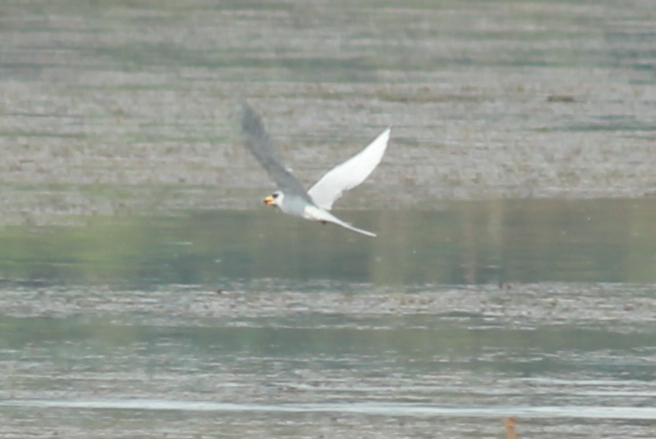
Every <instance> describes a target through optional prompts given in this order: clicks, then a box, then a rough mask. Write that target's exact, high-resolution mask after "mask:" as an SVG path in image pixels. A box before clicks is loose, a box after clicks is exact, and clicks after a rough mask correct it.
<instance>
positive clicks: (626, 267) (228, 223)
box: [0, 199, 656, 286]
mask: <svg viewBox="0 0 656 439" xmlns="http://www.w3.org/2000/svg"><path fill="white" fill-rule="evenodd" d="M342 216H344V217H346V218H349V219H350V220H352V221H353V222H354V223H356V224H359V225H361V226H363V227H365V228H366V227H369V228H371V229H374V230H376V231H377V232H378V234H379V237H378V238H375V239H364V238H363V237H359V236H357V235H354V234H352V233H349V232H347V231H344V230H339V229H337V228H335V227H331V226H322V225H319V224H313V223H309V222H303V221H299V220H297V219H295V218H291V217H288V216H285V215H281V214H278V213H277V212H273V211H271V210H266V209H262V210H258V211H216V212H189V213H188V214H186V215H180V216H175V217H151V216H136V217H114V218H97V217H96V218H88V219H85V221H86V222H85V223H84V224H83V225H79V226H67V227H43V228H34V227H29V226H24V227H20V226H13V227H5V228H4V229H3V230H2V231H0V275H2V276H3V277H5V278H7V279H13V280H19V281H42V282H46V283H59V282H65V283H88V282H91V283H98V282H101V283H110V284H112V283H116V282H118V283H122V284H128V285H130V284H132V285H141V286H143V285H148V284H154V285H157V284H167V283H176V284H206V285H212V284H213V285H218V286H220V285H221V284H222V283H223V282H225V281H229V280H235V279H252V278H255V279H259V278H279V279H298V280H303V279H332V280H345V281H359V282H373V283H376V284H422V283H439V284H462V283H471V284H475V283H500V282H503V283H508V282H510V283H512V282H540V281H565V282H567V281H599V282H653V281H656V271H654V266H655V265H656V257H655V256H654V255H655V254H656V226H655V225H656V201H654V200H651V199H647V200H632V201H626V200H585V201H563V200H560V201H557V200H500V201H486V202H451V203H446V204H445V205H444V207H443V209H442V210H437V211H416V210H412V211H384V212H364V211H362V212H360V211H358V212H344V213H343V214H342Z"/></svg>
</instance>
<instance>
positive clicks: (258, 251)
mask: <svg viewBox="0 0 656 439" xmlns="http://www.w3.org/2000/svg"><path fill="white" fill-rule="evenodd" d="M655 212H656V204H655V203H654V202H653V201H651V200H642V201H621V200H605V201H604V200H587V201H580V200H579V201H549V202H547V201H539V200H516V201H511V200H505V201H502V202H474V201H471V202H451V203H445V204H444V206H443V209H442V210H439V211H432V212H427V211H406V212H372V211H369V212H359V211H358V212H356V211H345V212H343V216H344V217H349V218H351V219H354V221H355V220H357V221H358V223H359V224H360V223H362V224H364V225H367V226H368V227H370V228H372V229H374V230H376V231H377V232H379V234H380V236H379V237H378V238H376V239H370V238H367V237H362V236H360V235H357V234H352V233H350V232H348V231H345V230H342V229H339V228H337V227H328V226H322V225H320V224H311V223H307V222H302V221H300V220H299V221H294V220H293V219H290V218H288V217H286V216H283V215H282V214H278V213H276V212H272V211H269V210H267V209H264V208H262V209H261V210H260V211H252V212H247V211H218V212H214V213H208V212H187V213H186V214H184V215H176V216H169V217H149V216H140V217H122V218H105V219H102V218H96V219H95V220H93V221H89V222H88V223H86V224H80V225H78V226H73V225H69V226H58V227H34V226H20V227H18V226H16V227H7V228H5V230H4V233H3V234H2V235H0V243H2V244H3V245H2V249H3V251H2V252H1V253H0V267H1V268H2V275H3V279H4V280H3V283H2V288H1V289H0V309H2V310H3V313H2V316H0V328H1V330H2V338H1V339H0V367H2V368H3V369H4V371H5V374H4V382H3V386H2V389H1V390H0V394H1V395H2V397H1V399H0V417H1V418H2V422H3V425H6V426H7V427H6V431H8V432H9V433H8V434H10V435H21V434H26V433H29V434H34V435H37V436H38V435H40V434H42V432H44V431H47V432H56V433H57V434H59V435H65V436H67V437H70V436H72V437H76V436H79V437H83V436H87V437H88V436H89V435H91V436H92V437H96V436H97V437H102V436H105V435H113V436H115V435H120V436H140V437H141V436H145V437H151V436H153V437H154V436H157V435H162V434H167V435H169V436H173V437H187V436H193V435H210V434H213V433H212V432H215V431H221V432H222V435H225V436H228V437H232V436H235V437H236V436H239V435H243V432H244V431H246V432H248V435H250V436H252V437H260V436H269V435H272V434H273V435H277V436H283V437H292V436H293V437H297V436H300V437H313V436H315V435H316V434H317V432H318V431H319V432H321V433H319V434H324V435H326V436H328V435H330V436H331V437H352V435H353V434H354V433H353V432H354V431H356V432H358V433H357V434H359V435H362V436H375V437H398V436H410V437H415V436H417V437H419V436H425V435H426V434H429V433H430V434H431V435H433V436H435V437H449V436H451V435H456V436H473V437H481V436H483V437H484V436H490V435H492V436H498V435H500V434H502V432H503V422H502V421H503V418H505V417H507V416H515V417H517V419H518V429H519V431H520V432H521V434H522V436H524V435H525V436H531V437H548V436H553V435H555V434H561V435H572V434H574V435H576V434H579V435H586V436H587V435H595V436H600V437H616V435H617V434H619V432H621V433H622V434H623V435H625V436H627V437H650V435H651V432H652V425H653V422H654V420H655V419H656V411H655V410H654V408H653V407H654V403H655V402H656V385H655V384H654V383H655V382H656V381H655V380H654V358H655V355H656V329H655V327H654V325H653V322H654V319H655V318H656V287H654V282H653V279H652V278H651V277H650V276H652V275H653V274H652V271H651V270H650V269H649V268H650V266H649V259H648V258H647V256H646V255H650V254H654V245H656V241H655V240H654V239H653V232H654V228H653V226H652V224H654V222H653V221H651V220H650V218H651V217H653V214H654V213H655ZM632 215H635V216H632ZM643 221H644V224H643ZM427 231H431V232H432V233H427ZM537 232H539V233H537ZM290 242H291V243H293V244H292V245H289V243H290ZM308 242H312V245H309V246H306V245H303V243H308ZM527 249H529V250H530V251H527ZM19 250H22V251H23V252H22V253H21V252H20V251H19ZM607 250H610V251H611V253H610V254H605V253H604V251H607ZM386 258H390V260H388V259H386ZM642 259H646V260H645V261H643V262H644V264H645V265H644V268H642V269H639V267H637V266H636V265H635V264H634V263H631V262H629V261H640V260H642ZM436 429H437V430H439V433H434V432H435V430H436ZM93 432H95V433H93ZM49 434H50V433H49Z"/></svg>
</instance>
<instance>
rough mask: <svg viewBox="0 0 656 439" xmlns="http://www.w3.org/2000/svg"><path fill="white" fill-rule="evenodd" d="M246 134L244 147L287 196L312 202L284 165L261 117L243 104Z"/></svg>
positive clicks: (242, 116) (241, 120) (243, 130)
mask: <svg viewBox="0 0 656 439" xmlns="http://www.w3.org/2000/svg"><path fill="white" fill-rule="evenodd" d="M237 113H238V115H239V120H240V122H241V130H242V132H243V134H244V145H245V146H246V148H247V149H248V150H249V151H250V152H251V154H253V157H255V158H256V159H257V161H258V162H260V164H261V165H262V167H263V168H264V169H265V170H266V171H267V173H268V174H269V177H271V179H272V180H273V181H274V182H275V183H276V185H278V187H279V188H280V189H282V191H283V192H285V193H286V194H289V195H291V194H293V195H298V196H301V197H303V198H304V199H306V200H308V201H310V198H309V196H308V194H307V193H306V192H305V189H304V188H303V185H301V183H300V182H299V181H298V180H297V179H296V177H294V176H293V175H292V174H291V173H290V172H289V171H288V170H287V169H286V168H285V166H284V165H283V164H282V161H281V160H280V157H279V155H278V150H277V149H276V145H274V143H273V142H272V141H271V138H270V137H269V134H267V132H266V130H265V129H264V126H263V125H262V121H261V120H260V116H258V114H257V113H256V112H255V111H254V110H253V109H252V108H251V107H250V105H248V104H247V103H246V102H242V103H241V104H240V105H239V107H238V111H237Z"/></svg>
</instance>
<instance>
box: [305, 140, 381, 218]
mask: <svg viewBox="0 0 656 439" xmlns="http://www.w3.org/2000/svg"><path fill="white" fill-rule="evenodd" d="M390 130H391V128H387V129H386V130H385V131H383V132H382V133H381V134H380V135H379V136H378V137H376V139H375V140H374V141H373V142H371V143H370V144H369V145H368V146H367V147H366V148H365V149H363V150H362V151H360V152H359V153H357V154H356V155H354V156H353V157H351V158H350V159H348V160H347V161H345V162H344V163H342V164H340V165H337V166H335V167H334V168H333V169H331V170H330V171H328V172H327V173H326V175H324V176H323V177H321V179H320V180H319V181H317V182H316V183H315V184H314V185H313V186H312V187H311V188H310V189H309V190H308V192H307V193H308V195H309V196H310V198H312V201H314V204H316V205H317V206H319V207H321V208H323V209H326V210H330V209H332V207H333V203H334V202H335V200H337V199H338V198H339V197H341V196H342V194H343V193H344V191H348V190H350V189H353V188H354V187H356V186H358V185H359V184H360V183H362V182H363V181H364V180H365V179H366V178H367V177H368V176H369V175H370V174H371V173H372V172H373V170H374V169H376V166H378V164H379V163H380V161H381V160H382V159H383V154H385V150H386V149H387V144H388V143H389V137H390Z"/></svg>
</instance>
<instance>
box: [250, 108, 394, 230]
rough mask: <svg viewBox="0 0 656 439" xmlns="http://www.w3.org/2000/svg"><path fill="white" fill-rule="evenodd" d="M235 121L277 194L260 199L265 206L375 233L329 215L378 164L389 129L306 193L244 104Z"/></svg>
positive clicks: (310, 218)
mask: <svg viewBox="0 0 656 439" xmlns="http://www.w3.org/2000/svg"><path fill="white" fill-rule="evenodd" d="M238 113H239V118H240V121H241V128H242V131H243V133H244V138H245V145H246V148H247V149H248V150H249V151H250V152H251V154H253V156H254V157H255V158H256V159H257V161H258V162H260V164H261V165H262V167H264V169H265V170H266V171H267V173H268V174H269V176H270V177H271V179H272V180H273V181H274V182H275V183H276V185H278V188H279V190H277V191H275V192H274V193H273V194H271V195H269V196H268V197H266V198H265V199H264V203H265V204H267V205H269V206H275V207H278V208H279V209H280V210H281V211H283V212H284V213H286V214H289V215H294V216H298V217H301V218H304V219H307V220H311V221H319V222H322V223H324V224H325V223H332V224H337V225H338V226H342V227H344V228H346V229H349V230H352V231H354V232H358V233H361V234H363V235H367V236H376V234H375V233H372V232H368V231H366V230H362V229H358V228H356V227H353V226H352V225H350V224H349V223H347V222H344V221H342V220H341V219H339V218H337V217H336V216H335V215H333V214H332V213H330V209H332V207H333V203H334V202H335V201H336V200H337V199H338V198H339V197H341V196H342V194H343V193H344V191H348V190H350V189H353V188H354V187H356V186H358V185H359V184H360V183H362V182H363V181H364V180H365V179H366V178H367V177H368V176H369V175H370V174H371V173H372V172H373V170H374V169H376V166H378V164H379V163H380V161H381V160H382V158H383V154H385V150H386V149H387V144H388V142H389V138H390V128H387V129H386V130H385V131H383V132H382V133H381V134H380V135H379V136H378V137H376V139H374V141H373V142H371V143H370V144H369V145H368V146H367V147H366V148H365V149H363V150H362V151H360V152H359V153H358V154H356V155H354V156H353V157H351V158H350V159H348V160H347V161H345V162H344V163H342V164H340V165H337V166H335V167H334V168H333V169H331V170H330V171H328V172H327V173H326V175H324V176H323V177H321V179H320V180H319V181H317V182H316V183H315V184H314V185H313V186H312V187H310V189H308V190H307V191H306V190H305V189H304V188H303V186H302V185H301V183H300V182H299V181H298V180H297V179H296V177H294V176H293V175H292V174H291V173H290V172H289V171H288V170H287V168H285V166H284V165H283V164H282V161H281V160H280V158H279V155H278V150H277V149H276V146H275V145H274V144H273V142H272V141H271V138H270V137H269V135H268V134H267V132H266V130H265V129H264V126H263V125H262V122H261V120H260V117H259V116H258V115H257V113H255V111H254V110H253V109H252V108H251V107H250V106H249V105H248V104H247V103H242V104H241V105H240V106H239V111H238Z"/></svg>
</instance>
